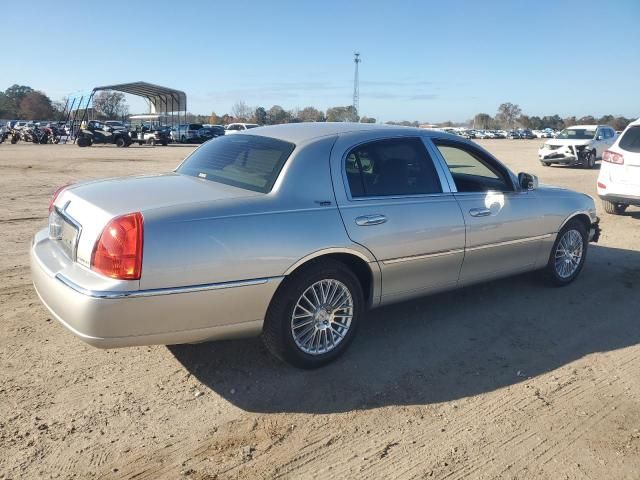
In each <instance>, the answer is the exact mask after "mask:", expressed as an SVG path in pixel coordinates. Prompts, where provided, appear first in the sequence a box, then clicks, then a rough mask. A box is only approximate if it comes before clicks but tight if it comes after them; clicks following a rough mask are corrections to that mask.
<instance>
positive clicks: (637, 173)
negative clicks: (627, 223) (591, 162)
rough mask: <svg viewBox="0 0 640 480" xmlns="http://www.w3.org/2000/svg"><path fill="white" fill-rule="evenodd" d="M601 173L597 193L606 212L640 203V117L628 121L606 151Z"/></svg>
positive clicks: (615, 212)
mask: <svg viewBox="0 0 640 480" xmlns="http://www.w3.org/2000/svg"><path fill="white" fill-rule="evenodd" d="M602 160H603V161H602V165H601V166H600V174H599V175H598V184H597V186H598V196H599V197H600V198H601V199H602V204H603V205H604V210H605V211H606V212H607V213H611V214H614V215H620V214H622V213H624V212H625V210H626V209H627V207H628V206H629V205H636V206H640V119H638V120H636V121H635V122H632V123H631V124H629V126H628V127H627V128H626V129H625V130H624V131H623V133H622V134H621V135H620V136H619V137H618V138H617V140H616V141H615V143H614V144H613V145H612V146H611V147H610V148H609V149H608V150H605V151H604V154H603V155H602Z"/></svg>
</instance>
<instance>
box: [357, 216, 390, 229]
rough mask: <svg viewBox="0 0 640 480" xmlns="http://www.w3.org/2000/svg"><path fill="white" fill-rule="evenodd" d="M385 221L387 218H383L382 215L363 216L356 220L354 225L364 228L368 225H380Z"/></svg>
mask: <svg viewBox="0 0 640 480" xmlns="http://www.w3.org/2000/svg"><path fill="white" fill-rule="evenodd" d="M386 221H387V217H385V216H384V215H363V216H361V217H357V218H356V225H360V226H361V227H366V226H368V225H380V224H381V223H385V222H386Z"/></svg>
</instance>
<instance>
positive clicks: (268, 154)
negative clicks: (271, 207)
mask: <svg viewBox="0 0 640 480" xmlns="http://www.w3.org/2000/svg"><path fill="white" fill-rule="evenodd" d="M294 148H295V145H294V144H292V143H289V142H284V141H282V140H276V139H274V138H268V137H258V136H254V135H229V136H228V137H227V136H222V137H217V138H215V139H213V140H210V141H208V142H207V143H205V144H203V145H202V146H201V147H200V148H198V149H197V150H196V151H195V152H193V153H192V154H191V155H190V156H189V157H188V158H187V159H186V160H185V161H184V163H183V164H182V165H181V166H180V167H179V168H178V170H176V171H177V172H178V173H181V174H183V175H190V176H192V177H199V178H205V179H207V180H212V181H214V182H219V183H224V184H226V185H232V186H234V187H240V188H245V189H247V190H253V191H254V192H261V193H268V192H270V191H271V189H272V188H273V184H274V183H275V182H276V179H277V178H278V175H279V174H280V170H282V167H283V165H284V164H285V162H286V161H287V159H288V158H289V156H290V155H291V152H293V149H294Z"/></svg>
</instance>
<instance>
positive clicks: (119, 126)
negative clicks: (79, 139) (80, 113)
mask: <svg viewBox="0 0 640 480" xmlns="http://www.w3.org/2000/svg"><path fill="white" fill-rule="evenodd" d="M104 124H105V125H106V126H107V127H109V128H111V129H112V130H128V128H127V126H126V125H125V124H124V123H122V122H120V121H118V120H106V121H105V122H104Z"/></svg>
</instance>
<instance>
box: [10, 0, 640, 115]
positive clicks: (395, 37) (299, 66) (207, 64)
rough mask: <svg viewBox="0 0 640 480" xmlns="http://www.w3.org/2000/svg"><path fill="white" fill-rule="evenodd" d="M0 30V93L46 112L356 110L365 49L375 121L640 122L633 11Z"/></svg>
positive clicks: (264, 7) (82, 22) (553, 9)
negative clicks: (85, 99)
mask: <svg viewBox="0 0 640 480" xmlns="http://www.w3.org/2000/svg"><path fill="white" fill-rule="evenodd" d="M100 5H108V7H100ZM137 12H142V14H137ZM1 22H2V29H1V31H2V39H3V45H4V46H3V55H2V56H3V58H2V67H0V90H4V89H5V88H7V87H9V86H10V85H12V84H14V83H18V84H25V85H30V86H32V87H33V88H36V89H39V90H43V91H45V92H46V93H47V94H48V95H49V96H51V97H52V98H53V99H60V98H62V97H63V96H64V95H66V94H69V93H71V92H74V91H78V90H85V89H91V88H92V87H93V86H96V85H105V84H111V83H122V82H130V81H138V80H144V81H148V82H151V83H157V84H160V85H165V86H169V87H174V88H178V89H181V90H184V91H185V92H186V93H187V96H188V101H189V110H190V111H192V112H194V113H210V112H212V111H215V112H216V113H218V114H222V113H225V112H228V111H229V110H230V108H231V106H232V105H233V104H234V103H235V102H236V101H239V100H242V101H245V102H246V103H247V104H249V105H251V106H258V105H262V106H265V107H266V108H268V107H270V106H271V105H273V104H278V105H281V106H283V107H284V108H286V109H290V108H295V107H299V108H303V107H305V106H307V105H313V106H316V107H319V108H322V109H326V108H328V107H331V106H336V105H349V104H350V103H351V96H352V89H353V60H352V58H353V52H354V51H359V52H361V54H362V63H361V65H360V80H361V82H360V112H361V114H362V115H367V116H373V117H376V118H377V119H379V120H382V121H388V120H420V121H429V122H438V121H444V120H457V121H462V120H466V119H468V118H471V117H472V116H473V115H474V114H475V113H478V112H486V113H490V114H494V113H495V111H496V109H497V107H498V105H499V104H500V103H502V102H506V101H510V102H513V103H518V104H519V105H520V106H521V107H522V109H523V111H524V112H525V113H528V114H530V115H544V114H554V113H558V114H560V115H562V116H566V115H577V116H582V115H587V114H593V115H596V116H597V115H603V114H608V113H611V114H614V115H617V114H620V115H625V116H630V117H638V116H640V94H639V93H638V89H637V85H638V81H639V80H640V28H639V26H640V0H611V1H603V0H599V1H580V2H579V1H561V0H556V1H546V0H537V1H533V2H524V1H515V0H514V1H482V2H472V1H464V0H456V1H454V2H427V1H424V2H418V1H416V2H411V1H399V0H394V1H388V0H387V1H384V2H383V1H368V2H367V1H348V0H342V1H334V0H323V1H321V2H307V1H301V0H298V1H277V0H273V1H268V2H265V1H260V2H258V1H251V0H245V1H242V2H237V1H201V0H192V1H188V2H187V1H183V0H173V1H171V2H165V1H162V0H154V1H152V2H146V1H133V2H125V1H123V2H119V1H117V0H109V1H107V2H106V3H105V2H86V1H83V2H74V1H70V2H62V3H58V4H57V6H56V7H54V6H53V5H52V3H51V2H50V1H46V2H45V1H41V0H30V1H29V2H23V3H21V4H20V8H11V9H9V8H4V9H3V13H2V19H1ZM71 32H75V33H73V34H72V33H71ZM9 40H11V41H9ZM54 50H55V51H56V53H55V54H52V52H53V51H54ZM130 103H131V110H132V111H136V112H140V111H142V110H143V109H144V104H143V103H142V102H140V101H136V100H132V101H130Z"/></svg>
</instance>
